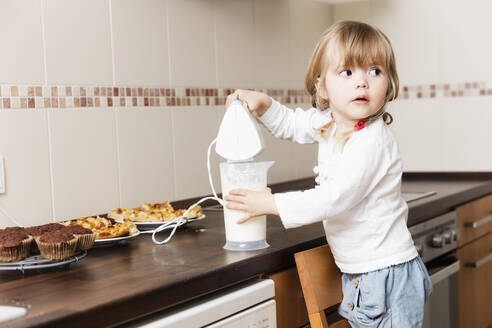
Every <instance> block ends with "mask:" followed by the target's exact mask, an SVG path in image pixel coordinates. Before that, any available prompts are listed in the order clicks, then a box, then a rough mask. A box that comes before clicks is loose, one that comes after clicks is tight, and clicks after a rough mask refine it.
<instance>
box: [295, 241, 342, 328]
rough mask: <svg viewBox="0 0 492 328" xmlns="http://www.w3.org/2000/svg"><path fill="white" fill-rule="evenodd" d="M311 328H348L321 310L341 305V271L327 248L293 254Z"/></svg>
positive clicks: (337, 317) (337, 316)
mask: <svg viewBox="0 0 492 328" xmlns="http://www.w3.org/2000/svg"><path fill="white" fill-rule="evenodd" d="M294 258H295V260H296V266H297V272H298V274H299V280H300V282H301V287H302V293H303V294H304V300H305V302H306V308H307V312H308V316H309V323H310V325H311V328H351V326H350V324H349V323H348V321H347V320H345V319H343V318H342V317H340V315H338V313H335V314H334V315H333V316H332V315H330V316H329V317H327V316H326V314H325V309H328V308H330V307H334V306H336V305H337V304H339V303H341V302H342V297H343V295H342V281H341V272H340V270H339V269H338V267H337V266H336V264H335V260H334V259H333V255H332V254H331V251H330V247H329V246H328V245H324V246H320V247H316V248H313V249H309V250H307V251H303V252H299V253H296V254H294Z"/></svg>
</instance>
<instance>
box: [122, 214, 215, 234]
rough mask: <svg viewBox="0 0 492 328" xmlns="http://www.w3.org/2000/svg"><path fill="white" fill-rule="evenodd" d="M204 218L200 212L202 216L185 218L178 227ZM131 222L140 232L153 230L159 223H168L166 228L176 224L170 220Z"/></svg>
mask: <svg viewBox="0 0 492 328" xmlns="http://www.w3.org/2000/svg"><path fill="white" fill-rule="evenodd" d="M204 218H205V214H202V216H200V217H198V218H194V219H186V220H185V221H181V223H179V225H178V228H179V227H182V226H184V225H187V224H188V223H192V222H195V221H199V220H203V219H204ZM115 221H116V222H119V223H121V222H123V221H122V220H115ZM132 222H133V223H135V225H136V226H137V228H138V230H140V231H142V232H143V231H153V230H155V229H157V228H159V227H160V226H161V225H163V224H166V223H169V225H168V226H167V227H166V229H172V228H174V226H175V225H176V224H174V223H172V221H168V222H136V221H132Z"/></svg>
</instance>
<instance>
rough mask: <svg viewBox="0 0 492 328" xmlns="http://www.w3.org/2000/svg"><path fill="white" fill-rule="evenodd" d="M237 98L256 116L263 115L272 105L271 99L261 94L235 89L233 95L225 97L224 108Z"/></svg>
mask: <svg viewBox="0 0 492 328" xmlns="http://www.w3.org/2000/svg"><path fill="white" fill-rule="evenodd" d="M238 96H239V99H240V100H242V101H243V102H244V103H245V104H246V107H248V110H249V111H250V112H252V113H256V115H258V116H261V115H263V114H264V113H265V112H266V110H267V109H268V108H270V106H271V105H272V99H271V98H270V97H269V96H268V95H266V94H264V93H262V92H258V91H251V90H242V89H237V90H236V91H234V93H232V94H230V95H228V96H227V99H226V108H227V107H229V104H230V103H231V102H233V101H234V100H235V99H236V98H237V97H238Z"/></svg>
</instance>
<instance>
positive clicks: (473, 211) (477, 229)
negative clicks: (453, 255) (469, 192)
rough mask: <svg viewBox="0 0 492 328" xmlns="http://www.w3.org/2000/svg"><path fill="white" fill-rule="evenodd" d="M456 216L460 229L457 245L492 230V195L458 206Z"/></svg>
mask: <svg viewBox="0 0 492 328" xmlns="http://www.w3.org/2000/svg"><path fill="white" fill-rule="evenodd" d="M456 217H457V220H458V227H459V230H460V236H459V239H458V246H462V245H465V244H467V243H469V242H470V241H472V240H474V239H476V238H478V237H480V236H483V235H485V234H487V233H488V232H490V231H492V195H489V196H486V197H483V198H480V199H477V200H475V201H472V202H469V203H467V204H465V205H462V206H460V207H458V208H457V209H456Z"/></svg>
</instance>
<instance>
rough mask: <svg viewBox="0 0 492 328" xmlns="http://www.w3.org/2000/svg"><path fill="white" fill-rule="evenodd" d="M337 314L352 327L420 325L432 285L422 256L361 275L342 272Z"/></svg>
mask: <svg viewBox="0 0 492 328" xmlns="http://www.w3.org/2000/svg"><path fill="white" fill-rule="evenodd" d="M342 290H343V301H342V303H341V304H340V306H339V308H338V313H340V315H341V316H342V317H344V318H346V319H347V320H348V322H349V323H350V325H351V326H352V327H353V328H359V327H360V328H368V327H370V328H372V327H374V328H376V327H378V328H390V327H393V328H417V327H422V322H423V319H424V303H425V301H426V300H427V298H428V297H429V295H430V293H431V291H432V284H431V281H430V278H429V274H428V273H427V269H426V268H425V265H424V263H423V262H422V259H421V258H420V257H419V256H418V257H416V258H414V259H413V260H410V261H408V262H405V263H401V264H398V265H393V266H390V267H387V268H383V269H380V270H375V271H371V272H367V273H361V274H347V273H343V274H342Z"/></svg>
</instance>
